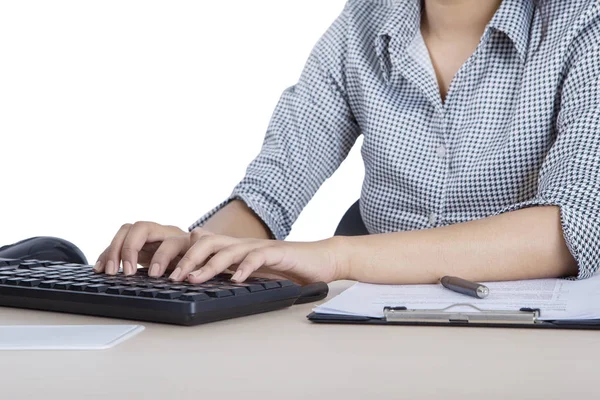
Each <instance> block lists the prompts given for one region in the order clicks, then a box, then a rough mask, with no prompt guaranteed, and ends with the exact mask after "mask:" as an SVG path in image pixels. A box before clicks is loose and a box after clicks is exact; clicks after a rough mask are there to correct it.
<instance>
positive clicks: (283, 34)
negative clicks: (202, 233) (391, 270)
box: [0, 0, 363, 262]
mask: <svg viewBox="0 0 600 400" xmlns="http://www.w3.org/2000/svg"><path fill="white" fill-rule="evenodd" d="M344 4H345V0H327V1H323V0H302V1H298V0H295V1H281V0H255V1H251V2H249V1H243V0H230V1H210V2H209V1H198V0H197V1H172V0H171V1H166V0H163V1H148V0H144V1H132V0H118V1H110V0H104V1H88V0H85V1H82V0H77V1H64V0H53V1H25V0H19V1H8V0H0V137H1V139H2V140H1V142H0V143H1V144H0V146H1V147H0V149H1V157H2V162H1V165H2V169H1V174H2V178H1V179H2V181H1V185H2V194H1V200H0V202H1V203H0V204H1V207H0V226H1V229H0V244H1V243H4V244H7V243H12V242H15V241H18V240H20V239H23V238H26V237H30V236H38V235H48V236H58V237H63V238H65V239H67V240H70V241H72V242H74V243H75V244H77V245H78V246H79V247H80V248H81V249H82V250H83V251H84V253H85V254H86V256H87V257H88V258H89V261H90V262H94V261H95V260H96V257H97V256H98V255H99V253H100V252H101V251H102V250H103V249H104V248H105V247H106V246H107V245H108V243H109V242H110V240H111V239H112V236H113V235H114V233H115V232H116V231H117V229H118V228H119V226H121V225H122V224H123V223H125V222H134V221H137V220H150V221H156V222H160V223H164V224H173V225H177V226H179V227H181V228H182V229H187V227H188V226H189V225H190V224H191V223H193V222H194V221H195V220H196V219H197V218H198V217H200V216H201V215H202V214H204V213H205V212H206V211H208V210H209V209H211V208H212V207H213V206H215V205H216V204H218V203H219V202H221V201H222V200H223V199H224V198H226V197H227V196H228V195H229V194H230V192H231V190H232V189H233V186H234V185H235V184H236V183H237V182H238V181H239V180H240V179H241V178H242V176H243V174H244V171H245V168H246V166H247V164H248V163H249V162H250V161H251V160H252V159H253V158H254V157H255V156H256V154H258V151H259V149H260V146H261V144H262V140H263V136H264V133H265V131H266V129H267V125H268V122H269V120H270V118H271V115H272V112H273V109H274V107H275V105H276V104H277V101H278V100H279V96H280V95H281V93H282V92H283V90H284V89H285V88H286V87H288V86H291V85H293V84H295V83H296V82H297V80H298V78H299V76H300V72H301V71H302V68H303V67H304V64H305V62H306V59H307V58H308V55H309V53H310V51H311V49H312V48H313V46H314V45H315V43H316V42H317V40H318V39H319V38H320V37H321V35H322V34H323V33H324V32H325V31H326V29H327V28H328V27H329V26H330V24H331V23H332V22H333V21H334V19H335V18H336V17H337V16H338V15H339V14H340V13H341V11H342V9H343V6H344ZM361 143H362V139H359V141H358V142H357V143H356V145H355V147H354V149H353V150H352V152H351V154H350V156H349V157H348V159H347V160H346V162H345V163H344V164H343V165H342V166H341V167H340V169H339V170H338V172H337V173H336V174H335V175H334V176H333V177H332V178H331V179H330V180H328V181H327V182H326V183H325V184H324V185H323V187H322V188H321V190H320V191H319V192H318V193H317V195H316V196H315V197H314V199H313V200H312V202H311V203H310V204H309V205H308V206H307V208H306V209H305V210H304V212H303V213H302V215H301V216H300V218H299V219H298V221H297V222H296V224H295V225H294V229H293V231H292V233H291V235H290V236H289V238H288V240H316V239H321V238H325V237H328V236H331V235H332V234H333V231H334V230H335V227H336V225H337V222H338V221H339V219H340V217H341V216H342V215H343V213H344V212H345V210H346V209H347V207H348V206H350V205H351V204H352V203H353V202H354V201H355V200H356V199H357V198H358V197H359V194H360V186H361V184H362V179H363V165H362V160H361V159H360V145H361Z"/></svg>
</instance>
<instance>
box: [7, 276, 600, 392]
mask: <svg viewBox="0 0 600 400" xmlns="http://www.w3.org/2000/svg"><path fill="white" fill-rule="evenodd" d="M349 284H350V283H349V282H336V283H334V284H332V285H331V291H330V297H331V296H333V295H335V294H338V293H340V292H341V291H342V290H343V289H344V288H346V287H348V286H349ZM312 306H313V304H305V305H300V306H295V307H292V308H289V309H285V310H279V311H274V312H270V313H265V314H259V315H254V316H249V317H244V318H237V319H232V320H228V321H221V322H215V323H211V324H207V325H200V326H196V327H180V326H171V325H161V324H152V323H143V324H144V325H145V326H146V330H145V331H143V332H142V333H140V334H139V335H138V336H136V337H134V338H132V339H129V340H128V341H126V342H124V343H121V344H120V345H118V346H116V347H115V348H112V349H109V350H101V351H61V352H55V351H13V352H7V351H4V352H0V393H1V394H0V398H2V399H6V400H14V399H25V398H33V397H32V395H33V394H35V395H37V396H39V398H41V399H103V400H108V399H111V400H112V399H125V398H129V399H173V400H176V399H211V400H212V399H215V400H216V399H244V400H250V399H282V400H287V399H308V400H316V399H321V398H325V399H335V400H337V399H367V400H379V399H404V398H405V399H429V398H431V399H455V398H461V399H470V398H477V399H486V400H487V399H503V400H504V399H522V398H527V399H567V398H569V399H577V400H580V399H589V398H597V395H598V393H599V392H600V389H599V388H598V386H599V385H598V383H597V379H598V378H597V377H598V370H599V368H600V332H598V331H566V330H565V331H563V330H528V329H490V328H458V327H456V328H453V327H447V328H446V327H443V328H439V327H413V326H411V327H394V326H367V325H365V326H352V325H317V324H313V323H310V322H309V321H308V320H306V318H305V316H306V315H307V314H308V313H309V312H310V310H311V308H312ZM0 321H1V323H2V324H119V323H127V321H121V320H113V319H107V318H98V317H88V316H78V315H69V314H59V313H50V312H41V311H31V310H21V309H11V308H2V307H0ZM486 360H487V361H486ZM242 391H243V394H242ZM213 396H214V397H213ZM367 396H369V397H367Z"/></svg>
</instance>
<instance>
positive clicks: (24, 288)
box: [0, 258, 301, 325]
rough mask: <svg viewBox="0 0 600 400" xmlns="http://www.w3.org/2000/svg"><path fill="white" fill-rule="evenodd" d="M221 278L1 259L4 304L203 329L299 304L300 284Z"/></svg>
mask: <svg viewBox="0 0 600 400" xmlns="http://www.w3.org/2000/svg"><path fill="white" fill-rule="evenodd" d="M229 278H230V275H227V274H221V275H217V276H216V277H215V278H214V279H211V280H210V281H207V282H205V283H202V284H191V283H187V282H172V281H170V280H169V279H168V278H166V277H162V278H152V277H149V276H148V275H147V270H146V269H140V270H138V272H137V274H136V275H134V276H125V275H123V274H121V273H119V274H117V275H113V276H110V275H105V274H97V273H95V272H94V271H93V270H92V266H91V265H81V264H67V263H62V262H55V261H40V260H12V259H4V258H0V306H10V307H21V308H32V309H37V310H48V311H62V312H68V313H76V314H89V315H98V316H103V317H115V318H126V319H135V320H142V321H152V322H162V323H171V324H179V325H197V324H202V323H205V322H212V321H218V320H222V319H227V318H233V317H240V316H244V315H249V314H256V313H261V312H265V311H272V310H276V309H280V308H283V307H288V306H291V305H293V304H294V303H295V302H296V300H297V299H298V297H299V296H300V294H301V290H300V286H298V285H296V284H294V283H293V282H291V281H288V280H274V279H264V278H249V279H247V280H246V281H245V282H244V283H234V282H232V281H231V280H229Z"/></svg>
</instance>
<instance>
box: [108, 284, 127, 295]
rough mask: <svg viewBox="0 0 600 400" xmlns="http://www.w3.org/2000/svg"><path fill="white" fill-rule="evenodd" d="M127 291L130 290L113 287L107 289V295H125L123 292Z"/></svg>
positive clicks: (123, 287) (122, 287)
mask: <svg viewBox="0 0 600 400" xmlns="http://www.w3.org/2000/svg"><path fill="white" fill-rule="evenodd" d="M125 289H129V288H127V287H125V286H113V287H110V288H108V289H106V293H107V294H121V293H123V290H125Z"/></svg>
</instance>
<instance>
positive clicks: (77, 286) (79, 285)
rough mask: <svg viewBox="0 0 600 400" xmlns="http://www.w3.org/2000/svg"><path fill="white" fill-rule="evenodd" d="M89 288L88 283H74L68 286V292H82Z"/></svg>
mask: <svg viewBox="0 0 600 400" xmlns="http://www.w3.org/2000/svg"><path fill="white" fill-rule="evenodd" d="M88 286H90V284H89V283H81V282H80V283H75V284H73V285H71V286H69V290H73V291H75V292H83V291H85V288H86V287H88Z"/></svg>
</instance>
